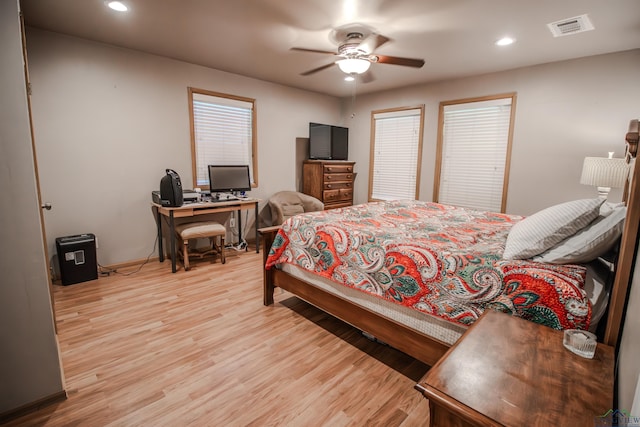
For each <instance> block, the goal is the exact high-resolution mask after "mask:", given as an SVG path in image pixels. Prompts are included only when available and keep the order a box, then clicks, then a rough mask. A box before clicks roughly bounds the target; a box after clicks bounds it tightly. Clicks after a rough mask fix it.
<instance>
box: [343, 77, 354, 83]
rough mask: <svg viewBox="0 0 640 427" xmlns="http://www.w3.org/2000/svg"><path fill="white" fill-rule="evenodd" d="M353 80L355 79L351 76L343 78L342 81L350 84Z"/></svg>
mask: <svg viewBox="0 0 640 427" xmlns="http://www.w3.org/2000/svg"><path fill="white" fill-rule="evenodd" d="M355 79H356V78H355V77H353V76H347V77H345V78H344V81H345V82H352V81H354V80H355Z"/></svg>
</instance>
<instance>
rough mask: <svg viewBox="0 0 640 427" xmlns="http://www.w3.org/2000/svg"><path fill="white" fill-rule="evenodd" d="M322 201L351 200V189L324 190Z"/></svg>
mask: <svg viewBox="0 0 640 427" xmlns="http://www.w3.org/2000/svg"><path fill="white" fill-rule="evenodd" d="M322 197H323V198H324V202H325V203H327V202H336V201H338V200H340V201H347V200H348V201H351V200H352V199H353V190H352V189H350V188H342V189H338V190H326V191H323V192H322Z"/></svg>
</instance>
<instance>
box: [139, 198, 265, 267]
mask: <svg viewBox="0 0 640 427" xmlns="http://www.w3.org/2000/svg"><path fill="white" fill-rule="evenodd" d="M259 201H260V199H240V200H229V201H224V202H200V203H186V204H184V205H182V206H180V207H176V208H169V207H165V206H161V205H159V204H157V203H151V205H152V206H153V207H154V209H155V210H156V215H157V221H156V222H157V223H158V257H159V258H160V262H164V251H163V250H162V216H166V217H167V218H169V234H170V236H169V245H170V248H171V271H172V272H173V273H175V272H176V229H175V218H188V217H194V216H198V215H207V214H217V213H222V212H233V211H238V239H239V240H240V241H242V215H240V211H246V210H249V209H252V208H253V209H254V211H255V214H256V253H259V252H260V245H259V244H258V227H257V225H258V224H257V221H258V202H259Z"/></svg>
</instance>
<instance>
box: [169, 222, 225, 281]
mask: <svg viewBox="0 0 640 427" xmlns="http://www.w3.org/2000/svg"><path fill="white" fill-rule="evenodd" d="M176 234H177V236H178V241H179V242H180V245H182V250H181V251H179V252H178V253H179V254H180V255H182V262H183V264H184V269H185V271H188V270H189V269H190V268H191V267H190V266H189V255H190V254H191V255H199V256H200V258H202V257H203V256H205V255H208V254H212V253H215V252H216V251H217V252H218V253H219V254H220V261H221V262H222V263H223V264H224V263H225V262H226V259H225V256H224V236H225V235H226V234H227V229H226V228H224V226H222V225H220V223H218V222H215V221H199V222H187V223H184V224H180V225H176ZM198 238H209V240H210V241H211V248H210V249H209V250H207V251H205V252H191V253H190V252H189V240H190V239H198ZM218 239H219V240H220V244H216V241H217V240H218Z"/></svg>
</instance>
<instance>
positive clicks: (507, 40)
mask: <svg viewBox="0 0 640 427" xmlns="http://www.w3.org/2000/svg"><path fill="white" fill-rule="evenodd" d="M515 41H516V39H512V38H511V37H503V38H501V39H500V40H498V41H497V42H496V46H509V45H510V44H513V43H515Z"/></svg>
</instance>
